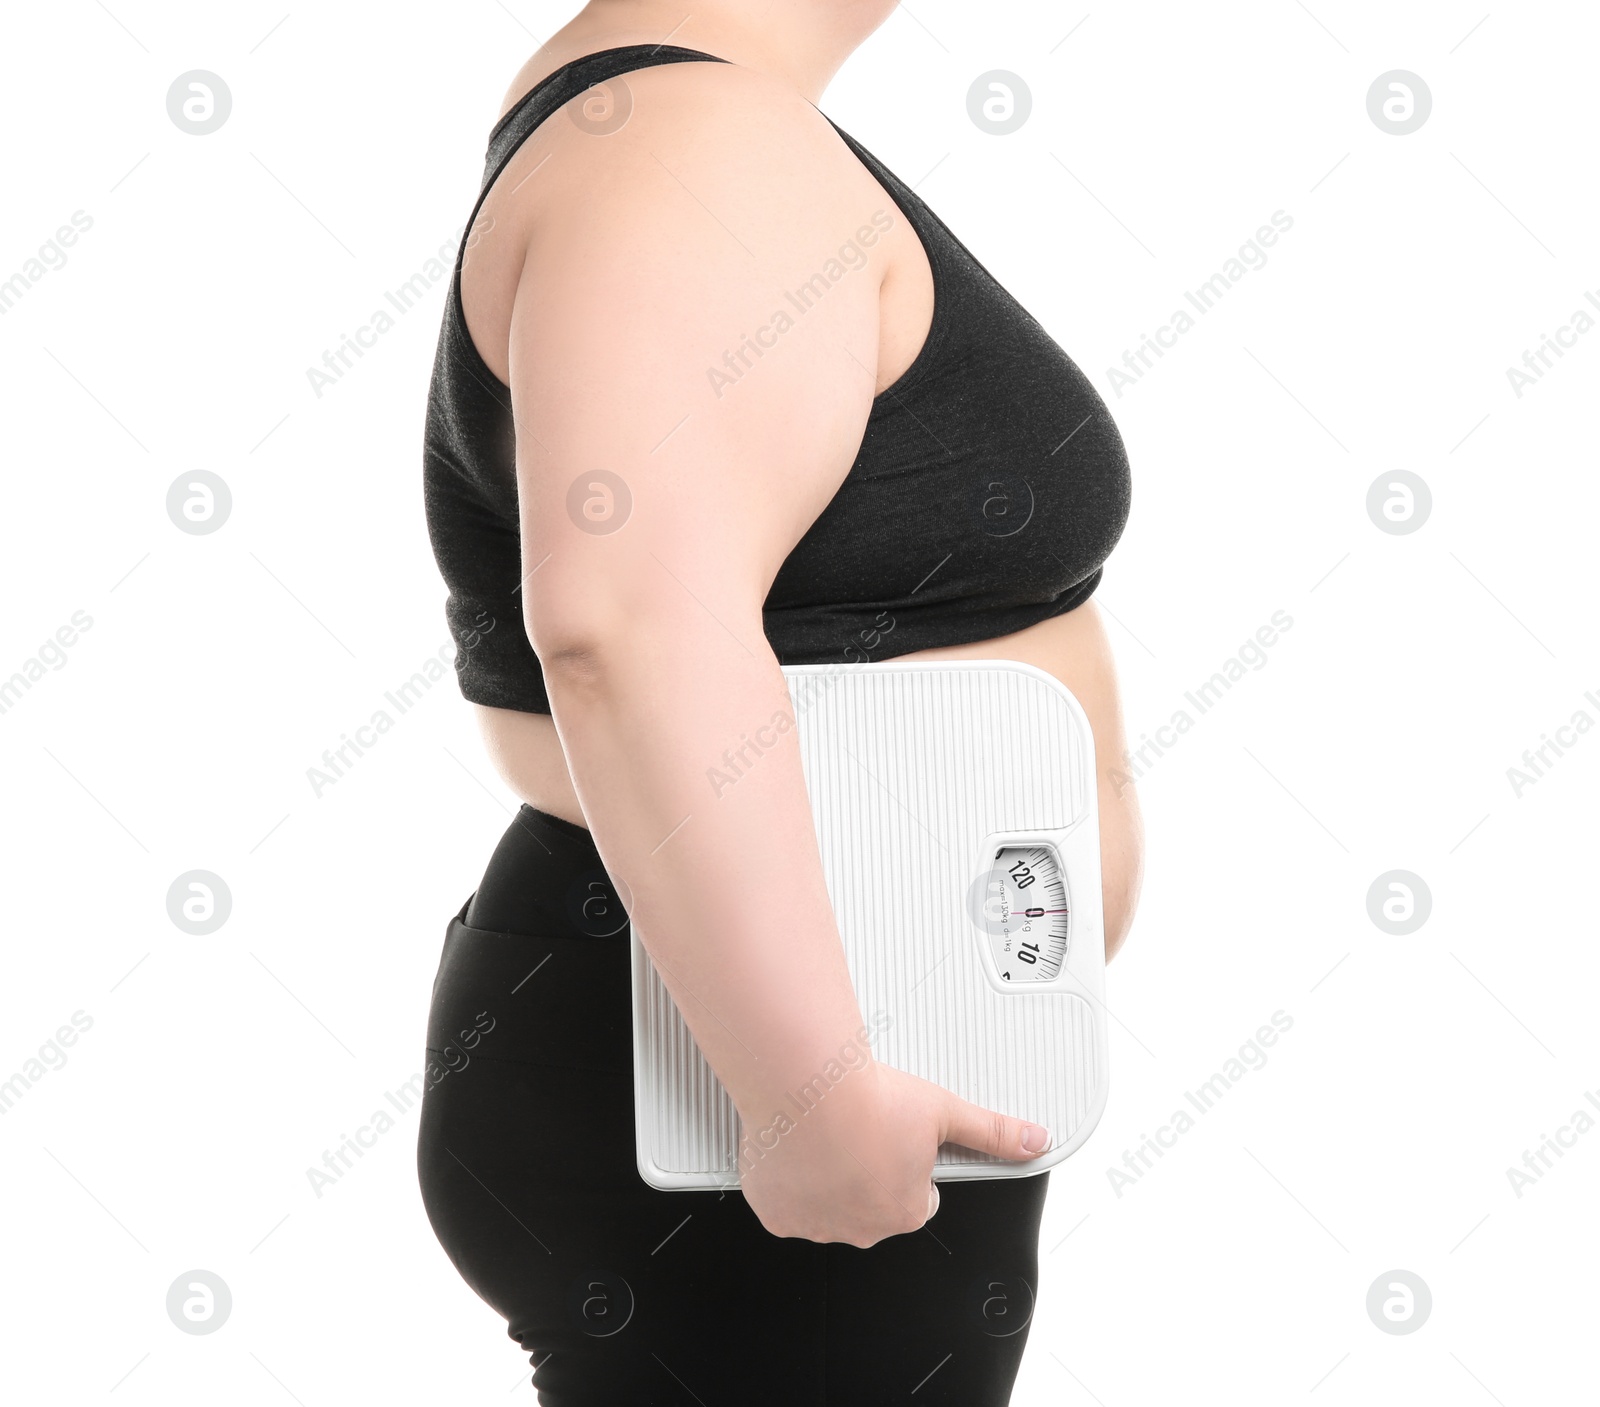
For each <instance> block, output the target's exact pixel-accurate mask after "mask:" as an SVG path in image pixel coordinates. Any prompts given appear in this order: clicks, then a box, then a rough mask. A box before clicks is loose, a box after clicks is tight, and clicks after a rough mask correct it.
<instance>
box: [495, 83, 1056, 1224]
mask: <svg viewBox="0 0 1600 1407" xmlns="http://www.w3.org/2000/svg"><path fill="white" fill-rule="evenodd" d="M627 81H628V84H629V87H630V90H631V95H632V100H633V104H634V111H633V114H632V116H631V118H630V120H629V122H628V124H627V125H626V126H624V127H623V128H622V129H621V130H620V131H618V132H616V133H613V134H611V135H608V136H604V137H600V136H590V135H587V134H585V133H583V132H582V131H580V130H576V129H573V130H558V131H557V132H555V133H554V134H552V136H551V138H550V158H551V159H550V160H549V161H548V162H546V164H545V165H544V166H543V167H541V168H540V175H539V176H538V177H535V178H534V179H537V180H540V181H541V182H542V183H543V184H542V185H541V187H540V189H539V193H538V196H537V199H536V200H533V201H531V202H530V207H529V211H528V214H527V219H526V224H525V226H524V230H525V235H526V239H527V256H526V259H525V262H524V265H523V272H522V276H521V278H520V281H519V284H518V289H517V296H516V304H515V308H514V312H513V316H512V326H511V337H510V367H511V372H512V376H511V382H512V389H513V397H514V409H515V415H516V426H517V450H518V489H519V493H520V495H521V504H522V534H523V555H524V571H525V578H524V597H525V607H524V612H525V621H526V625H527V629H528V633H529V638H530V639H531V640H532V641H533V644H534V647H535V649H536V650H537V652H538V654H539V657H540V660H541V663H542V664H543V667H544V670H545V676H546V681H547V685H548V688H549V692H550V698H551V705H552V713H553V717H554V720H555V725H556V729H557V731H558V733H559V735H560V738H561V742H562V746H563V749H564V750H565V752H566V756H567V760H568V763H569V766H570V768H571V771H572V775H573V780H574V784H575V786H576V790H577V793H578V798H579V801H580V803H581V805H582V807H583V811H584V815H585V818H586V819H587V821H588V823H589V826H590V829H591V831H592V832H593V834H594V837H595V842H596V844H597V846H598V847H599V849H600V852H601V854H602V856H603V858H604V860H605V863H606V867H607V869H608V871H610V872H611V873H612V874H613V875H614V876H615V877H616V878H618V879H619V880H620V882H621V885H622V886H623V890H624V896H625V898H627V899H628V902H629V908H630V912H631V915H632V917H633V920H634V923H635V926H636V928H637V931H638V933H639V936H640V938H641V940H642V941H643V942H644V944H645V946H646V948H647V950H648V951H649V952H650V954H651V956H652V958H653V959H654V961H655V963H656V965H657V967H658V969H659V970H660V972H661V974H662V978H663V980H664V981H665V983H666V985H667V987H668V989H669V990H670V991H671V993H672V995H673V998H674V1000H675V1001H676V1002H677V1004H678V1007H679V1009H680V1010H681V1011H682V1012H683V1015H684V1018H685V1020H686V1021H687V1023H688V1025H689V1027H690V1029H691V1031H692V1032H693V1034H694V1037H695V1039H696V1041H697V1042H698V1043H699V1045H700V1047H701V1049H702V1050H703V1051H704V1052H705V1055H706V1058H707V1059H708V1061H709V1062H710V1064H711V1066H712V1068H713V1069H714V1070H715V1071H716V1073H717V1075H718V1077H719V1078H720V1079H721V1081H722V1083H723V1085H724V1086H725V1087H726V1088H727V1089H728V1091H729V1093H730V1094H731V1095H732V1097H733V1099H734V1102H735V1104H736V1106H737V1107H738V1109H739V1112H740V1115H741V1117H742V1118H743V1120H744V1122H745V1125H746V1127H747V1129H749V1128H751V1127H753V1126H754V1127H763V1128H764V1127H766V1126H767V1125H768V1124H769V1123H770V1122H771V1120H772V1118H773V1115H774V1113H775V1112H776V1111H778V1110H780V1109H783V1108H786V1107H790V1106H789V1104H788V1101H787V1100H786V1099H785V1095H786V1094H787V1093H788V1092H790V1091H793V1090H796V1089H798V1088H799V1086H801V1085H802V1084H805V1083H807V1082H808V1081H810V1080H812V1079H813V1078H814V1077H815V1076H816V1075H817V1073H818V1072H819V1070H820V1069H821V1068H822V1066H823V1065H824V1064H825V1063H826V1062H828V1061H830V1060H834V1059H836V1058H837V1057H838V1054H839V1052H840V1050H841V1048H842V1047H845V1046H846V1045H855V1046H857V1047H858V1048H859V1047H861V1046H862V1045H863V1044H864V1042H863V1041H862V1039H861V1036H860V1032H861V1028H862V1025H863V1022H862V1012H861V1011H860V1009H859V1006H858V1004H857V1002H856V998H855V994H854V992H853V990H852V988H851V985H850V979H849V972H848V968H847V966H846V964H845V960H844V956H843V951H842V947H841V944H840V941H839V936H838V931H837V928H836V925H835V921H834V917H833V913H832V910H831V908H830V905H829V900H828V894H827V890H826V886H825V883H824V879H823V873H822V866H821V859H820V856H819V854H818V851H817V845H816V833H815V829H814V824H813V820H812V814H811V809H810V804H809V801H808V799H807V794H806V789H805V780H804V774H803V772H802V769H801V765H800V758H799V753H798V749H797V747H796V745H795V738H794V733H793V731H792V730H791V728H790V720H791V708H790V703H789V697H788V692H787V689H786V687H785V684H784V679H783V675H782V673H781V671H780V669H779V666H778V661H777V659H776V657H775V656H774V655H773V653H772V650H771V648H770V647H769V645H768V644H767V641H766V637H765V634H764V632H763V628H762V615H761V608H762V602H763V601H764V600H765V598H766V595H767V591H768V588H769V587H770V584H771V581H772V579H773V576H774V575H775V574H776V572H777V570H778V567H779V566H780V565H781V563H782V562H783V560H784V558H785V557H786V556H787V555H788V553H789V551H790V549H791V548H792V547H793V546H794V544H795V542H796V541H798V539H799V538H800V536H801V535H802V534H803V533H804V532H805V530H806V529H807V528H808V527H809V526H810V524H811V523H812V522H813V521H814V520H815V518H816V517H817V515H818V514H819V513H820V511H821V510H822V508H823V507H824V506H825V505H826V504H827V502H828V500H829V499H830V498H831V497H832V496H833V494H834V492H835V490H836V489H837V487H838V485H839V483H840V482H841V480H842V479H843V478H844V476H845V474H846V473H847V472H848V470H849V467H850V464H851V463H852V461H853V459H854V456H855V454H856V452H857V449H858V447H859V444H860V440H861V435H862V431H863V427H864V425H865V423H866V418H867V415H868V413H869V411H870V408H871V403H872V399H873V396H874V393H875V390H876V387H875V381H874V376H875V368H876V364H877V345H878V303H879V284H880V283H881V280H882V278H883V275H884V268H883V265H882V262H881V251H880V253H879V254H878V255H874V253H873V251H872V250H871V249H869V248H864V247H863V240H864V238H865V237H864V236H863V234H862V231H863V230H866V231H869V232H873V233H874V234H876V233H881V229H880V227H879V226H875V225H874V224H873V218H872V217H873V214H874V212H875V211H877V212H880V220H881V219H882V217H883V215H888V216H889V217H890V218H891V219H893V220H895V221H899V220H902V219H903V216H902V215H901V214H900V212H899V211H898V209H895V208H893V206H892V203H890V202H887V201H886V200H885V199H884V197H883V195H882V193H881V191H880V190H879V189H878V188H877V186H876V185H875V183H872V182H871V181H870V179H869V178H867V177H866V176H865V173H864V172H863V170H862V168H861V167H860V166H859V164H858V163H856V162H855V161H854V159H853V157H850V156H849V155H848V152H847V150H846V149H845V148H844V147H843V145H842V144H841V143H839V142H838V140H837V138H836V136H834V134H833V133H832V132H831V129H829V128H827V126H826V124H825V122H824V120H823V119H822V117H821V116H820V114H818V113H817V112H816V111H815V110H814V109H812V108H811V107H810V106H809V105H808V104H805V103H803V102H802V101H801V100H800V99H798V98H796V97H794V96H793V95H792V94H788V93H786V92H784V90H782V89H781V88H778V87H776V85H774V84H773V83H772V82H771V80H768V79H765V78H762V77H760V76H759V75H756V74H753V73H752V72H750V71H748V70H743V69H734V68H731V66H730V67H729V68H726V69H725V68H722V67H721V66H716V65H684V66H676V67H674V68H672V69H667V70H662V69H656V70H650V71H647V72H643V73H639V74H632V75H628V79H627ZM551 121H552V122H555V123H559V121H560V119H558V118H557V119H551ZM546 176H548V177H549V179H548V180H546V179H545V177H546ZM885 207H887V209H886V208H885ZM852 243H853V244H855V245H856V246H857V247H858V248H862V252H863V254H864V255H867V256H869V257H868V258H867V259H865V260H864V261H863V263H862V266H861V267H859V268H856V269H854V270H851V269H848V268H845V267H844V266H843V264H841V263H840V254H841V251H842V250H843V249H844V248H846V247H847V246H849V245H851V244H852ZM830 273H836V274H837V276H836V277H830V276H829V275H830ZM819 275H820V277H821V281H820V282H818V281H817V279H818V276H819ZM808 285H809V287H810V290H811V295H810V298H809V300H808V303H809V305H808V306H807V307H806V308H805V310H804V311H803V312H800V311H797V310H796V306H795V304H794V303H793V302H792V301H791V300H790V299H789V298H788V297H786V294H787V293H789V292H792V291H795V290H800V289H804V288H806V287H807V286H808ZM844 644H845V642H844V640H842V639H841V641H840V648H841V658H842V651H843V647H844ZM751 740H755V743H756V746H755V747H754V748H751V747H750V746H749V743H750V741H751ZM733 754H738V755H739V756H740V760H739V761H738V762H737V763H736V764H731V763H730V755H733ZM735 772H737V773H738V775H737V779H736V780H733V781H732V782H731V784H730V783H728V782H727V781H726V778H728V777H729V776H732V775H733V774H734V773H735ZM876 1068H877V1067H868V1069H867V1070H866V1072H865V1074H864V1076H863V1078H862V1079H860V1080H856V1081H855V1085H854V1087H853V1088H852V1090H851V1092H850V1094H849V1095H848V1097H843V1098H840V1099H837V1100H835V1099H834V1098H833V1097H832V1096H830V1100H829V1101H828V1104H829V1108H828V1109H827V1111H826V1112H825V1113H819V1114H818V1115H817V1116H815V1117H811V1116H808V1120H807V1123H808V1127H807V1128H806V1129H804V1130H802V1131H800V1132H798V1133H796V1134H795V1135H793V1136H792V1137H791V1138H790V1139H789V1140H788V1142H787V1143H786V1144H785V1146H784V1147H783V1148H782V1149H781V1150H779V1153H778V1154H775V1155H774V1159H775V1165H777V1166H779V1170H780V1171H781V1170H782V1169H783V1168H787V1169H788V1170H789V1171H790V1172H791V1173H792V1174H793V1176H791V1177H789V1178H788V1179H787V1181H783V1180H782V1179H779V1178H778V1177H777V1174H776V1173H774V1174H773V1178H774V1181H773V1182H772V1185H773V1186H774V1187H777V1186H778V1185H779V1183H780V1182H782V1185H783V1189H784V1190H783V1192H782V1194H781V1195H778V1194H777V1193H775V1194H774V1196H773V1198H772V1199H771V1200H770V1201H769V1202H768V1204H767V1207H766V1211H767V1212H768V1213H769V1216H764V1218H763V1219H764V1220H766V1221H767V1222H768V1225H769V1227H770V1228H772V1229H778V1230H780V1233H781V1234H808V1235H814V1237H815V1239H855V1240H858V1243H868V1244H870V1242H871V1241H872V1240H876V1239H879V1237H880V1236H881V1235H884V1234H893V1232H894V1231H899V1230H906V1229H910V1228H911V1227H912V1226H915V1225H920V1224H921V1221H922V1220H923V1219H924V1218H925V1216H926V1215H927V1214H928V1211H927V1204H928V1198H927V1177H928V1169H929V1167H930V1166H931V1161H932V1157H933V1153H934V1152H935V1151H936V1149H937V1145H938V1142H939V1139H940V1137H943V1136H945V1132H946V1130H945V1129H944V1128H943V1127H939V1128H936V1127H935V1125H936V1124H937V1123H938V1122H939V1120H938V1119H937V1118H936V1117H935V1116H934V1115H933V1114H932V1113H931V1112H930V1111H931V1110H933V1109H934V1108H935V1106H938V1107H939V1108H943V1107H944V1105H943V1104H941V1102H940V1101H939V1100H938V1099H936V1098H933V1097H932V1096H930V1095H928V1094H927V1093H926V1091H922V1092H919V1094H918V1100H920V1101H921V1102H920V1103H919V1104H918V1107H917V1108H916V1109H915V1110H906V1111H902V1112H903V1115H904V1118H905V1119H909V1120H910V1121H911V1124H914V1125H915V1131H916V1134H917V1136H916V1137H915V1138H913V1137H910V1136H909V1133H908V1130H909V1129H910V1128H911V1124H907V1125H905V1126H904V1127H899V1128H897V1127H896V1126H895V1124H894V1120H893V1119H888V1118H885V1117H884V1111H883V1109H882V1107H881V1105H882V1100H883V1098H884V1097H885V1095H886V1093H887V1092H888V1091H889V1090H890V1088H891V1086H892V1085H894V1083H895V1082H894V1081H892V1080H890V1079H889V1078H888V1077H887V1076H885V1077H884V1079H883V1080H879V1079H878V1078H877V1076H876V1074H874V1070H875V1069H876ZM893 1073H895V1074H897V1073H898V1072H893ZM851 1079H854V1076H852V1077H851ZM851 1079H847V1080H846V1081H845V1082H844V1083H845V1084H847V1085H848V1084H851ZM900 1079H902V1080H909V1079H910V1077H900ZM916 1083H917V1084H919V1085H920V1084H922V1082H916ZM933 1088H934V1087H931V1086H929V1087H928V1089H929V1090H932V1089H933ZM902 1093H903V1091H902ZM940 1093H943V1092H940ZM946 1099H947V1100H949V1101H955V1096H953V1095H946ZM955 1102H956V1103H957V1104H960V1103H961V1101H955ZM901 1103H902V1104H904V1103H905V1101H904V1100H902V1101H901ZM967 1107H968V1108H970V1106H967ZM973 1114H974V1116H975V1119H976V1120H978V1121H982V1122H983V1123H984V1129H983V1132H982V1135H981V1138H982V1141H981V1142H980V1143H978V1144H976V1145H975V1146H982V1147H985V1148H991V1151H996V1152H1000V1153H1001V1154H1002V1156H1014V1157H1024V1156H1028V1154H1026V1153H1025V1152H1023V1151H1022V1150H1021V1149H1020V1144H1018V1143H1017V1142H1016V1140H1017V1139H1018V1138H1019V1137H1020V1129H1021V1125H1020V1124H1018V1123H1017V1121H1015V1120H1011V1121H1001V1120H999V1116H994V1115H987V1114H985V1113H983V1111H973ZM919 1121H920V1122H919ZM1008 1125H1009V1126H1008ZM968 1132H969V1134H970V1133H971V1131H970V1129H969V1130H968ZM935 1135H937V1136H935ZM971 1136H972V1137H974V1138H977V1137H979V1135H976V1134H971ZM930 1138H931V1142H930V1141H929V1139H930ZM1008 1138H1009V1139H1010V1140H1011V1143H1010V1144H1008V1145H1007V1146H1006V1147H1005V1148H993V1147H992V1142H993V1140H995V1139H1008ZM884 1139H889V1140H891V1144H892V1146H888V1147H884V1146H881V1145H882V1140H884ZM895 1140H898V1142H895ZM961 1141H963V1142H967V1141H968V1138H966V1137H963V1138H962V1139H961ZM908 1145H914V1146H908ZM846 1153H848V1155H849V1156H848V1158H847V1157H846V1156H845V1154H846ZM808 1159H809V1160H810V1161H808ZM852 1162H854V1163H855V1164H856V1165H857V1166H856V1167H854V1168H853V1167H852V1166H851V1163H852ZM919 1168H920V1171H918V1169H919ZM919 1177H920V1179H921V1182H922V1186H921V1187H920V1188H918V1187H916V1186H915V1184H916V1181H917V1179H918V1178H919ZM908 1189H909V1190H908ZM747 1191H748V1187H747ZM808 1197H812V1198H814V1199H816V1200H815V1201H814V1202H813V1203H812V1204H810V1205H802V1204H804V1203H806V1201H807V1198H808ZM908 1197H909V1202H908V1201H907V1198H908ZM830 1198H831V1199H832V1201H833V1203H834V1205H833V1207H832V1208H831V1209H830V1207H829V1206H828V1205H826V1204H827V1202H828V1200H829V1199H830ZM758 1210H760V1209H759V1208H758ZM769 1217H770V1219H769Z"/></svg>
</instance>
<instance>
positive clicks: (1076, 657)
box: [474, 597, 1144, 960]
mask: <svg viewBox="0 0 1600 1407" xmlns="http://www.w3.org/2000/svg"><path fill="white" fill-rule="evenodd" d="M893 658H894V659H896V660H922V659H928V660H934V659H951V660H956V659H1008V660H1021V661H1022V662H1023V663H1024V664H1031V665H1035V666H1037V667H1038V668H1039V669H1042V670H1044V671H1045V672H1046V673H1047V674H1051V675H1054V676H1055V677H1056V678H1057V679H1059V680H1060V681H1061V682H1062V683H1063V684H1065V685H1066V686H1067V688H1068V689H1070V690H1071V691H1072V693H1073V695H1074V697H1076V698H1077V700H1078V702H1079V703H1080V704H1082V705H1083V711H1084V714H1085V716H1086V717H1087V718H1088V720H1089V727H1090V730H1091V731H1092V732H1093V734H1094V744H1095V765H1096V769H1097V771H1098V773H1099V777H1098V782H1099V797H1100V873H1101V888H1102V890H1103V897H1104V906H1105V931H1106V957H1107V959H1108V960H1109V959H1110V958H1111V957H1112V956H1113V955H1114V954H1115V953H1116V951H1117V949H1118V948H1120V947H1121V946H1122V942H1123V940H1124V939H1125V938H1126V937H1127V934H1128V930H1129V928H1130V927H1131V926H1132V923H1133V914H1134V910H1135V908H1136V907H1137V905H1138V901H1139V889H1140V885H1141V883H1142V881H1143V878H1144V821H1143V818H1142V816H1141V815H1140V812H1139V799H1138V796H1137V795H1136V793H1135V792H1134V788H1133V783H1132V782H1131V781H1129V780H1128V779H1127V774H1126V771H1125V769H1123V768H1122V766H1121V763H1122V759H1123V756H1124V754H1125V751H1126V747H1127V742H1126V737H1125V734H1124V731H1123V720H1122V701H1121V698H1120V696H1119V694H1118V691H1117V677H1116V667H1115V663H1114V661H1113V660H1112V657H1111V642H1110V641H1109V640H1108V639H1107V638H1106V633H1105V626H1104V622H1103V621H1102V620H1101V616H1100V611H1099V608H1098V607H1096V605H1095V603H1094V599H1093V598H1092V597H1091V598H1090V599H1089V600H1088V601H1086V602H1084V604H1083V605H1081V606H1079V607H1077V608H1076V609H1075V610H1071V611H1068V612H1067V613H1066V614H1065V615H1061V616H1055V617H1052V618H1051V619H1050V620H1045V621H1040V622H1039V624H1038V625H1034V626H1029V627H1028V629H1026V630H1019V631H1017V632H1016V633H1015V634H1014V635H1002V636H999V637H998V638H996V639H993V640H982V641H978V642H975V643H973V644H970V645H945V646H940V647H938V648H936V649H931V650H914V651H912V652H910V653H909V654H903V655H895V656H893ZM474 707H475V709H476V711H477V714H478V721H479V725H480V727H481V728H482V731H483V738H484V742H485V744H486V746H487V747H488V750H489V757H490V760H491V761H492V762H493V763H494V766H495V770H496V771H497V772H499V773H500V776H501V777H502V778H503V779H504V781H505V783H506V785H507V786H508V787H510V788H511V790H512V791H513V792H515V793H516V795H517V796H519V797H520V798H521V799H522V800H523V801H525V802H527V803H528V805H530V806H533V807H535V808H537V809H538V810H540V811H544V812H547V813H549V814H550V815H552V816H560V817H561V818H562V819H563V820H566V821H571V822H572V823H573V824H574V825H579V826H586V825H587V824H588V822H587V821H586V820H585V818H584V815H583V809H582V808H581V807H580V806H579V805H578V796H577V792H576V791H575V789H574V788H573V785H572V774H571V773H570V772H569V771H568V770H567V761H566V757H565V755H564V754H563V752H562V750H561V740H560V738H558V737H557V736H556V730H555V723H554V721H553V720H552V719H551V718H550V716H549V715H548V714H543V713H521V712H518V711H516V710H514V709H504V708H488V707H486V706H484V705H482V704H478V705H474Z"/></svg>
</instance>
